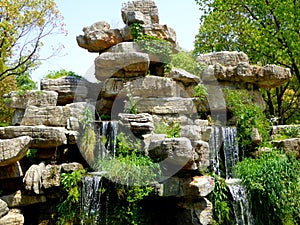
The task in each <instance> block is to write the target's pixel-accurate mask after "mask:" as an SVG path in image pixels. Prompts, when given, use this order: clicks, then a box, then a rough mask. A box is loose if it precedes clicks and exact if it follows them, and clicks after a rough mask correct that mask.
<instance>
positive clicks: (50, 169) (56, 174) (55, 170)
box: [40, 165, 61, 189]
mask: <svg viewBox="0 0 300 225" xmlns="http://www.w3.org/2000/svg"><path fill="white" fill-rule="evenodd" d="M60 171H61V166H59V165H47V166H46V167H44V169H43V170H42V173H41V177H40V180H41V184H42V185H41V186H42V187H43V188H45V189H48V188H51V187H58V186H60Z"/></svg>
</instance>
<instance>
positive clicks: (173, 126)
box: [154, 121, 181, 138]
mask: <svg viewBox="0 0 300 225" xmlns="http://www.w3.org/2000/svg"><path fill="white" fill-rule="evenodd" d="M154 127H155V129H154V133H156V134H166V135H167V138H178V137H180V132H181V124H180V123H179V122H174V121H171V122H166V121H161V122H159V123H154Z"/></svg>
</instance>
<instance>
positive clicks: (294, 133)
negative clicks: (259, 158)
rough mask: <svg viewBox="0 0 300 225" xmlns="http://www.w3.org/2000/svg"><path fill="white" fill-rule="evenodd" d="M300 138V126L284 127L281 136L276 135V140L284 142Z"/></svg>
mask: <svg viewBox="0 0 300 225" xmlns="http://www.w3.org/2000/svg"><path fill="white" fill-rule="evenodd" d="M299 137H300V127H299V126H289V127H284V128H283V129H282V130H281V131H280V133H279V134H276V135H275V136H274V137H273V139H274V140H284V139H288V138H299Z"/></svg>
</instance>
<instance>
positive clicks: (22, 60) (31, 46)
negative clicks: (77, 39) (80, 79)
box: [0, 0, 64, 81]
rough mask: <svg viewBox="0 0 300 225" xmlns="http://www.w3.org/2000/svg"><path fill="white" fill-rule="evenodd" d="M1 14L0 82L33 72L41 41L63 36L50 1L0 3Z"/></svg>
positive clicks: (58, 15) (57, 15)
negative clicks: (52, 36) (59, 35)
mask: <svg viewBox="0 0 300 225" xmlns="http://www.w3.org/2000/svg"><path fill="white" fill-rule="evenodd" d="M0 12H1V15H0V30H1V33H0V43H1V47H0V81H3V79H4V78H6V77H8V76H18V75H20V74H24V73H25V72H28V71H30V70H32V69H35V68H36V67H37V66H38V65H39V64H40V62H41V60H42V58H41V57H40V55H39V52H40V50H41V47H42V46H43V41H44V40H45V39H46V38H47V37H49V36H51V35H54V34H58V33H64V30H63V27H64V25H63V23H62V16H61V15H60V13H59V11H58V10H57V8H56V4H55V1H53V0H49V1H45V0H32V1H27V0H18V1H17V0H1V3H0ZM54 51H55V50H54ZM48 57H51V53H50V56H48Z"/></svg>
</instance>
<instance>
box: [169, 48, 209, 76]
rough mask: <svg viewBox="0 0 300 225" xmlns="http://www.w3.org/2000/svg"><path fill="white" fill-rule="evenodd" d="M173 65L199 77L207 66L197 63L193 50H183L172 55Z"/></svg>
mask: <svg viewBox="0 0 300 225" xmlns="http://www.w3.org/2000/svg"><path fill="white" fill-rule="evenodd" d="M171 66H172V67H176V68H179V69H183V70H185V71H187V72H189V73H191V74H193V75H196V76H198V77H200V76H201V74H202V71H203V70H204V68H205V65H204V64H201V63H197V62H196V59H195V56H194V55H193V54H192V52H188V51H184V50H181V51H179V52H178V53H177V54H172V55H171Z"/></svg>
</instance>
